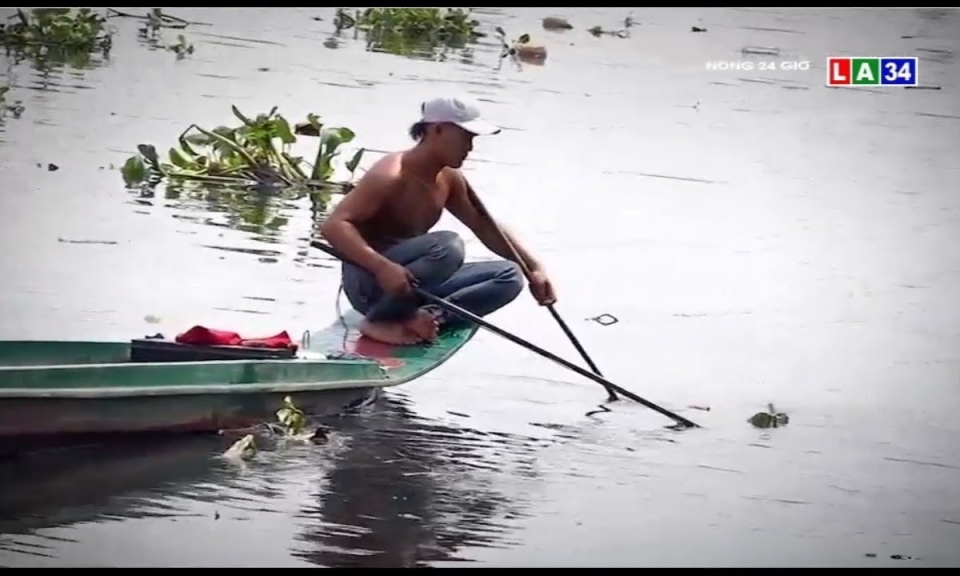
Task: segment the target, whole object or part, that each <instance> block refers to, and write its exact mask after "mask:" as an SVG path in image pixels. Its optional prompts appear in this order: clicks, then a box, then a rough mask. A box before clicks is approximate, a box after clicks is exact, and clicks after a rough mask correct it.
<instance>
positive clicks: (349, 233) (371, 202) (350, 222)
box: [320, 167, 392, 275]
mask: <svg viewBox="0 0 960 576" xmlns="http://www.w3.org/2000/svg"><path fill="white" fill-rule="evenodd" d="M390 184H391V176H390V175H389V174H386V173H384V171H383V170H382V169H379V168H378V167H374V168H372V169H371V170H370V171H369V172H367V173H366V174H364V176H363V178H361V179H360V181H359V182H358V183H357V185H356V187H355V188H354V189H353V190H351V191H350V192H349V193H348V194H347V195H346V197H345V198H344V199H343V200H341V201H340V203H339V204H337V206H336V208H334V209H333V212H331V213H330V215H329V216H328V217H327V219H326V221H324V223H323V225H321V227H320V233H321V234H323V236H324V237H325V238H326V239H327V240H328V241H329V242H330V245H331V246H333V248H334V249H335V250H337V251H339V252H340V253H342V254H343V255H344V256H346V257H347V259H349V260H351V261H353V262H355V263H356V264H358V265H360V266H361V267H363V268H365V269H366V270H367V271H368V272H370V273H371V274H374V275H377V274H378V273H379V271H380V270H382V269H384V268H385V267H387V266H388V265H390V264H392V262H391V261H390V260H388V259H387V258H385V257H384V256H382V255H380V254H379V253H378V252H377V251H376V250H374V249H373V248H372V247H371V246H370V245H369V244H368V243H367V242H366V241H365V240H364V239H363V237H362V236H361V235H360V232H359V231H358V230H357V227H356V225H355V224H356V223H359V222H363V221H364V220H366V219H368V218H371V217H372V216H373V215H374V214H376V211H377V209H378V208H379V207H380V206H381V204H382V203H383V202H384V200H385V198H386V193H387V191H388V190H389V189H390Z"/></svg>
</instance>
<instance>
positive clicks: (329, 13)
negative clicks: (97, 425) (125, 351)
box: [0, 8, 960, 566]
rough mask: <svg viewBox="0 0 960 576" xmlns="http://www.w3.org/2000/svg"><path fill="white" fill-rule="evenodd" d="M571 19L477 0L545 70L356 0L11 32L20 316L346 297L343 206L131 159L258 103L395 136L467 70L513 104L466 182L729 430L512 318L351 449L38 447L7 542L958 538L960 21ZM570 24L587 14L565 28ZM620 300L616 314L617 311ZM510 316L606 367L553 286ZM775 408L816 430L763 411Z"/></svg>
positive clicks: (58, 556)
mask: <svg viewBox="0 0 960 576" xmlns="http://www.w3.org/2000/svg"><path fill="white" fill-rule="evenodd" d="M121 10H123V11H125V12H134V13H142V12H143V10H142V9H121ZM565 10H566V12H564V11H563V10H561V11H559V12H545V11H544V12H541V11H539V10H534V9H481V10H478V11H477V14H478V18H479V19H480V20H481V22H482V24H483V30H484V31H486V32H491V31H492V30H493V28H494V26H498V25H499V26H502V27H503V28H504V29H505V30H506V31H507V34H508V35H510V36H518V35H520V34H522V33H525V32H529V33H532V34H533V36H534V39H535V41H539V42H542V43H543V44H545V45H546V47H547V49H548V52H549V55H548V58H547V60H546V62H545V63H544V64H543V65H530V64H524V63H520V65H517V63H515V62H511V61H510V60H505V61H500V59H499V44H498V41H497V40H496V38H495V37H488V38H484V39H482V40H481V41H480V42H479V43H478V44H476V45H473V46H471V47H470V48H469V49H468V50H466V51H456V50H453V51H448V52H447V53H445V54H443V55H441V56H437V55H434V56H433V57H432V58H431V57H425V56H420V57H411V56H400V55H393V54H387V53H383V52H377V51H370V50H368V49H367V46H366V44H365V42H364V41H363V39H362V37H361V38H354V35H353V33H352V32H345V33H343V34H342V35H340V36H339V37H338V36H336V35H334V33H333V24H332V21H333V10H332V9H324V8H319V9H289V10H261V9H251V10H237V9H231V10H213V9H205V10H200V9H170V10H169V12H170V13H172V14H176V15H177V16H180V17H182V18H185V19H187V20H190V21H193V22H195V24H192V25H191V26H190V27H188V28H187V29H186V30H185V31H183V32H184V34H185V35H186V37H187V39H188V41H189V42H191V43H192V44H193V45H194V46H195V52H194V53H193V54H191V55H188V56H187V57H186V58H183V59H179V60H178V59H177V58H176V56H175V55H174V54H173V53H172V52H170V51H166V50H163V49H158V48H157V46H156V45H153V44H151V43H150V42H149V41H148V40H146V39H144V38H141V37H139V36H138V34H137V28H138V26H139V23H138V22H137V21H135V20H130V19H114V20H111V24H112V25H113V26H115V27H116V36H115V38H114V46H113V49H112V51H111V53H110V56H109V59H103V58H100V57H99V56H93V57H92V58H91V59H90V61H89V62H87V63H85V64H80V65H76V66H71V65H66V66H38V65H37V64H36V63H35V62H33V61H31V60H24V61H20V62H17V61H16V60H15V59H14V58H13V57H7V58H6V59H0V63H2V64H3V66H2V69H0V74H2V79H0V82H3V83H6V84H8V85H10V86H11V90H10V92H9V93H8V95H7V99H8V101H12V100H21V101H22V103H23V106H24V112H23V113H22V115H21V116H20V117H19V118H13V117H11V116H10V115H9V114H7V115H5V116H4V117H3V119H2V120H0V182H2V190H0V214H2V215H3V218H4V225H3V226H2V227H0V241H2V245H3V247H4V248H5V249H4V250H2V251H0V317H2V318H3V321H2V322H0V338H17V339H20V338H89V339H101V338H117V339H128V338H130V337H139V336H142V335H144V334H153V333H156V332H162V333H165V334H175V333H177V332H178V331H182V330H184V329H186V328H188V327H189V326H192V325H193V324H197V323H202V324H206V325H217V326H221V327H225V328H229V329H233V330H237V331H240V332H243V333H256V334H258V335H259V334H261V333H270V334H273V333H276V332H278V331H279V330H287V331H289V332H290V333H291V334H294V335H298V334H300V333H301V332H302V331H303V330H306V329H311V328H318V327H322V326H325V325H327V324H329V323H330V322H332V321H333V320H334V318H335V297H336V294H337V288H338V278H337V272H336V267H335V265H334V263H333V262H331V261H329V259H327V258H326V257H325V256H324V255H322V254H317V253H316V251H314V250H311V249H310V248H309V247H308V239H309V237H310V235H311V233H312V229H313V227H314V225H315V222H316V219H317V218H318V217H320V216H321V215H322V212H323V209H324V206H323V205H320V204H318V203H316V202H312V201H311V199H310V198H296V197H290V198H278V197H268V196H259V197H258V196H249V195H242V194H234V193H229V192H223V191H209V190H208V191H198V190H192V189H177V188H167V187H162V186H161V187H159V188H158V189H157V191H156V194H154V195H144V194H142V193H140V192H137V191H128V190H126V189H125V188H124V186H123V181H122V179H121V177H120V174H119V172H118V169H117V168H118V167H119V166H120V165H121V164H122V163H123V162H124V160H126V158H127V157H128V156H130V155H131V154H134V153H135V151H136V145H137V144H140V143H151V144H154V145H156V146H157V148H158V150H161V151H163V150H166V149H167V148H168V147H169V146H170V145H172V144H173V143H174V142H175V141H176V138H177V136H178V135H179V134H180V133H181V132H182V131H183V130H184V129H185V128H186V127H187V126H188V125H190V124H191V123H197V124H200V125H201V126H211V127H212V126H216V125H218V124H231V123H233V122H234V118H233V116H232V114H231V112H230V106H231V105H236V106H238V107H239V108H240V109H241V110H242V111H244V112H245V113H249V114H257V113H260V112H266V111H268V110H269V109H270V108H272V107H273V106H278V107H279V110H280V112H281V113H282V114H284V115H285V116H286V117H287V118H290V119H291V120H294V121H300V120H302V119H304V117H305V116H306V114H308V113H311V112H313V113H317V114H319V115H321V116H322V117H323V118H324V120H326V121H327V122H330V123H333V124H337V125H343V126H348V127H350V128H351V129H353V130H355V131H356V133H357V143H358V144H359V145H362V146H366V147H369V148H371V149H374V150H390V149H394V148H397V147H402V146H407V145H408V144H409V142H410V141H409V139H408V138H407V136H406V134H405V131H406V129H407V127H408V125H409V124H410V123H411V122H412V121H414V120H415V119H416V113H417V106H418V104H419V102H420V101H421V100H422V99H423V98H426V97H429V96H431V95H433V94H437V93H445V92H448V91H453V90H456V91H466V92H468V93H470V94H472V95H473V96H474V97H476V98H479V99H480V100H481V101H482V103H483V104H484V106H485V109H486V110H487V112H488V113H489V115H490V116H491V117H492V118H493V119H495V120H496V121H497V122H499V123H500V124H502V125H503V126H504V127H505V130H504V132H503V133H502V134H500V135H498V136H496V137H493V138H487V139H482V140H478V141H477V143H476V148H475V150H474V153H473V156H472V160H471V161H469V162H468V164H467V166H466V171H467V174H468V176H469V177H470V178H471V180H472V181H473V182H474V183H475V184H476V186H477V188H478V190H479V191H480V194H481V195H482V196H483V198H484V200H485V203H486V204H487V206H488V207H489V208H490V210H491V211H492V212H493V213H494V214H496V215H498V216H499V217H500V218H501V219H502V220H503V221H504V222H505V223H506V224H507V225H508V226H511V227H512V228H514V229H515V230H516V231H517V232H518V233H519V234H520V235H521V237H522V238H523V239H524V241H525V242H527V243H528V244H529V246H530V247H531V248H532V249H533V250H534V251H535V253H536V254H537V255H538V256H539V257H540V258H541V259H542V260H543V261H544V262H545V263H546V265H547V266H548V269H549V271H550V273H551V275H552V277H553V279H554V280H555V282H556V284H557V288H558V292H559V296H560V302H559V304H558V310H559V311H560V313H561V314H562V315H563V317H564V318H565V319H566V320H567V322H568V323H569V324H570V326H571V328H572V329H573V331H574V333H575V334H577V336H578V337H579V339H580V340H581V342H582V343H583V345H584V346H585V347H586V349H587V350H588V351H589V353H590V355H591V357H592V358H593V359H594V360H595V361H596V363H597V365H598V366H599V367H600V368H601V370H602V371H603V373H604V374H605V375H606V376H607V377H609V378H610V379H611V380H614V381H615V382H617V383H619V384H620V385H621V386H624V387H626V388H628V389H630V390H632V391H633V392H635V393H637V394H640V395H641V396H643V397H645V398H648V399H650V400H652V401H654V402H657V403H659V404H661V405H664V406H666V407H668V408H670V409H673V410H677V411H681V412H682V413H683V414H684V415H685V416H687V417H689V418H691V419H693V420H694V421H697V422H698V423H700V424H701V425H703V426H704V428H703V429H702V430H696V431H688V432H683V433H677V432H673V431H670V430H667V429H665V428H664V426H665V425H666V424H669V421H667V420H665V419H664V418H663V417H662V416H660V415H658V414H656V413H654V412H652V411H650V410H647V409H645V408H643V407H642V406H639V405H637V404H633V403H630V402H628V401H624V402H620V403H617V404H614V405H612V406H611V408H612V409H613V412H612V413H608V414H602V415H600V416H597V417H586V416H585V412H586V411H588V410H590V409H591V408H592V407H593V406H594V405H595V404H596V403H597V402H599V401H601V400H602V399H603V398H604V397H605V395H604V392H603V390H602V389H601V388H599V387H598V386H597V385H595V384H594V383H592V382H590V381H587V380H585V379H582V378H580V377H579V376H577V375H576V374H573V373H571V372H569V371H567V370H564V369H562V368H561V367H558V366H556V365H554V364H552V363H550V362H549V361H547V360H545V359H542V358H540V357H538V356H536V355H534V354H532V353H530V352H528V351H527V350H525V349H523V348H520V347H518V346H516V345H514V344H512V343H510V342H507V341H505V340H503V339H501V338H499V337H497V336H496V335H494V334H490V333H485V332H481V333H480V334H478V336H477V337H476V339H475V340H474V341H473V342H472V343H471V344H470V345H469V346H467V347H466V348H465V349H464V350H463V351H462V352H461V353H459V354H458V355H457V356H456V357H455V358H453V359H452V360H451V361H450V362H449V363H447V364H445V365H444V366H443V367H441V368H440V369H438V370H437V371H436V372H433V373H431V374H430V375H429V377H426V378H423V379H422V380H419V381H417V382H414V383H412V384H409V385H407V386H404V387H403V388H402V389H401V390H399V391H394V392H391V393H390V394H389V395H388V397H387V398H385V399H383V400H382V401H381V402H380V403H379V404H377V405H376V406H373V407H371V409H370V410H369V411H368V412H366V413H363V414H360V415H357V416H351V417H346V418H343V419H338V420H336V421H333V422H330V423H329V425H331V426H332V427H333V428H334V429H335V433H334V435H333V438H332V440H331V442H330V443H329V444H328V445H326V446H323V447H296V448H290V449H286V450H268V451H266V452H263V453H261V455H260V456H259V457H258V458H257V459H256V460H255V461H253V462H251V463H249V464H248V465H247V466H245V467H237V466H234V465H232V464H229V463H226V462H223V461H221V460H220V459H218V458H216V455H217V454H218V453H219V452H220V451H222V450H223V449H224V448H225V445H224V443H223V442H221V441H220V440H218V439H212V440H210V441H206V440H198V441H195V442H194V441H191V442H176V443H169V444H168V443H164V444H160V445H150V446H148V447H142V446H141V447H133V448H131V447H114V448H111V449H109V450H108V449H97V450H86V451H80V452H78V453H69V454H67V453H65V454H62V455H57V456H55V457H45V458H42V459H36V460H30V461H27V462H19V463H17V464H10V465H5V466H4V467H3V470H2V475H0V481H2V483H3V484H2V488H0V565H4V566H72V565H125V566H134V565H193V566H219V565H238V566H254V565H278V566H287V565H322V566H341V565H354V566H398V565H399V566H415V565H432V566H442V565H446V564H448V563H449V564H454V565H456V563H458V562H464V561H472V562H476V563H479V564H482V565H491V566H563V565H578V566H648V565H696V566H719V565H733V566H752V565H783V566H799V565H815V566H823V565H844V566H882V565H898V566H903V565H923V566H945V565H954V564H958V563H960V552H958V551H957V548H956V542H957V539H958V538H960V504H958V503H960V488H958V486H960V483H958V482H957V480H958V478H960V457H958V456H957V451H956V448H955V446H956V442H957V440H958V437H960V428H958V425H957V423H956V422H957V421H956V418H955V415H956V414H957V412H958V410H960V356H958V352H957V351H958V350H960V308H958V307H957V306H956V295H957V294H958V293H960V242H958V240H960V200H958V198H957V195H956V190H957V189H958V184H960V161H958V158H960V154H958V152H960V99H957V98H956V91H957V90H958V89H960V63H958V60H957V59H956V52H957V50H958V49H960V46H958V38H960V36H958V35H957V34H956V30H957V28H958V26H960V15H958V13H957V12H956V11H946V10H896V11H881V10H875V11H869V12H867V11H844V10H836V11H814V10H810V11H800V10H794V11H776V10H755V9H748V10H719V9H718V10H714V11H707V10H704V11H694V10H663V9H661V10H647V9H633V10H632V15H633V18H634V20H635V22H636V25H635V26H633V27H631V28H630V29H629V36H628V37H626V38H619V37H616V36H608V35H604V36H601V37H594V36H592V35H591V34H589V33H588V32H587V31H586V29H587V28H589V27H590V26H593V25H601V26H603V27H605V28H608V29H613V30H616V29H620V28H622V27H623V19H624V18H625V17H626V16H627V15H628V14H630V13H631V10H627V9H622V10H621V9H604V10H581V9H577V10H574V9H565ZM547 15H557V16H564V17H567V18H569V19H570V21H571V22H572V23H573V24H574V25H575V28H574V29H573V30H570V31H566V32H561V33H555V32H547V31H544V30H542V28H541V27H540V19H541V18H542V17H543V16H547ZM4 17H5V14H4ZM317 18H319V20H318V19H317ZM691 26H699V27H703V28H706V29H707V31H706V32H704V33H692V32H691V31H690V28H691ZM176 34H177V31H171V30H165V31H164V32H163V36H162V38H161V39H160V42H161V44H173V43H174V42H176ZM745 47H751V48H753V49H761V50H760V51H761V52H763V51H767V52H769V51H771V49H775V54H774V55H756V54H753V55H744V54H743V53H742V52H741V49H743V48H745ZM845 54H854V55H916V56H919V58H920V65H919V69H920V70H919V73H920V78H921V83H922V84H924V85H926V86H939V87H940V88H941V89H939V90H903V89H899V88H897V89H891V88H862V89H849V88H844V89H829V88H827V87H825V86H824V83H825V77H826V72H825V60H826V57H827V56H829V55H845ZM718 60H722V61H745V60H749V61H751V62H755V63H757V62H760V61H765V62H766V61H769V62H774V63H779V62H784V61H806V62H809V64H810V67H809V70H806V71H796V70H793V71H791V70H778V71H772V72H771V71H763V70H756V69H755V70H739V71H709V70H707V69H706V68H707V67H706V63H707V62H708V61H718ZM313 150H314V149H313V147H312V143H311V144H308V145H305V147H304V149H303V153H305V154H312V152H313ZM377 156H378V155H377V153H376V152H371V153H370V154H369V155H368V156H367V157H366V159H365V161H364V163H363V166H369V163H370V162H373V161H375V159H376V158H377ZM50 164H54V165H55V166H56V169H53V170H51V169H50V166H49V165H50ZM441 225H442V226H443V227H450V228H453V229H455V230H458V231H461V232H463V233H464V234H465V237H466V238H467V240H468V242H467V246H468V252H469V254H470V255H471V257H476V258H483V257H489V256H490V254H489V253H488V252H486V250H485V249H484V248H483V246H482V245H481V244H479V243H478V242H477V241H475V240H474V239H473V238H472V237H471V236H469V234H468V233H467V232H466V231H465V230H464V229H463V227H462V226H460V225H459V223H457V222H456V221H452V220H450V219H444V221H443V222H442V224H441ZM602 313H610V314H613V315H615V316H616V317H617V318H619V320H620V322H619V323H617V324H614V325H612V326H607V327H604V326H600V325H599V324H597V323H595V322H591V321H588V320H586V319H587V318H591V317H595V316H597V315H599V314H602ZM491 320H492V321H495V322H496V323H497V324H498V325H500V326H502V327H503V328H506V329H508V330H511V331H514V332H515V333H517V334H519V335H521V336H523V337H525V338H527V339H530V340H532V341H534V342H536V343H537V344H539V345H541V346H543V347H545V348H547V349H549V350H552V351H555V352H557V353H559V354H561V355H563V356H565V357H566V358H569V359H570V360H571V361H576V362H579V358H578V357H577V353H576V351H575V350H574V349H573V348H572V346H571V345H570V343H569V342H568V341H567V340H566V338H565V336H564V334H563V333H562V331H561V330H560V329H559V327H558V326H557V325H556V324H555V323H554V321H553V320H552V318H551V317H550V315H549V314H548V313H547V312H546V311H545V310H543V309H540V308H539V307H537V306H536V305H535V304H534V303H533V302H532V299H531V298H529V297H528V296H527V295H524V297H522V298H521V299H519V300H518V301H517V302H516V303H515V304H514V305H512V306H511V307H509V308H508V309H505V310H502V311H500V312H498V313H497V314H495V315H494V316H492V317H491ZM768 402H772V403H774V404H775V405H776V406H777V408H778V409H781V410H784V411H786V412H788V413H789V414H790V417H791V419H790V423H789V425H788V426H787V427H785V428H780V429H776V430H756V429H754V428H752V427H751V426H750V425H749V424H747V423H746V422H745V420H746V418H747V417H749V415H750V414H752V413H754V412H756V411H758V410H761V409H763V408H764V407H765V406H766V404H767V403H768ZM690 405H700V406H708V407H709V408H710V411H708V412H705V411H699V410H695V409H691V408H688V406H690Z"/></svg>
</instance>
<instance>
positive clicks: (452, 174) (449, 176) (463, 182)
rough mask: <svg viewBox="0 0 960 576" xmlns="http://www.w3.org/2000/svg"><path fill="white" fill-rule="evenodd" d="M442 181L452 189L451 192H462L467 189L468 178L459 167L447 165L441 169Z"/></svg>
mask: <svg viewBox="0 0 960 576" xmlns="http://www.w3.org/2000/svg"><path fill="white" fill-rule="evenodd" d="M440 181H441V182H443V183H444V185H445V186H447V188H448V189H449V190H450V192H455V193H461V192H465V191H466V187H467V178H466V176H464V175H463V172H461V171H460V170H459V169H457V168H451V167H450V166H445V167H444V168H443V169H442V170H441V171H440Z"/></svg>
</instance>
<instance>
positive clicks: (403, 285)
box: [377, 262, 417, 296]
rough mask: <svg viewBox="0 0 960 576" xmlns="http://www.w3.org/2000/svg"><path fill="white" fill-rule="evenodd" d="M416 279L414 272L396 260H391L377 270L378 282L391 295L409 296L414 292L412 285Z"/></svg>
mask: <svg viewBox="0 0 960 576" xmlns="http://www.w3.org/2000/svg"><path fill="white" fill-rule="evenodd" d="M416 281H417V279H416V277H415V276H414V275H413V272H410V271H409V270H407V269H406V268H404V267H403V266H401V265H399V264H397V263H396V262H390V263H389V264H386V265H385V266H383V267H382V268H380V269H379V270H378V271H377V283H378V284H379V285H380V288H381V289H382V290H383V291H384V292H386V293H387V294H390V295H391V296H409V295H410V294H412V293H413V288H412V286H413V285H414V284H415V283H416Z"/></svg>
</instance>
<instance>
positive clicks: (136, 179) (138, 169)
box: [120, 156, 147, 186]
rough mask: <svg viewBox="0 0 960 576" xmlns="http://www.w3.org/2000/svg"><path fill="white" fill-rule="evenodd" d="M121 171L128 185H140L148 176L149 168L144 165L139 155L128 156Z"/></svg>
mask: <svg viewBox="0 0 960 576" xmlns="http://www.w3.org/2000/svg"><path fill="white" fill-rule="evenodd" d="M120 172H121V174H123V181H124V182H125V183H126V184H127V186H136V185H139V184H140V183H141V182H143V181H144V180H146V178H147V168H146V166H144V165H143V160H141V159H140V157H139V156H132V157H130V158H128V159H127V161H126V162H124V164H123V167H122V168H121V169H120Z"/></svg>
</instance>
